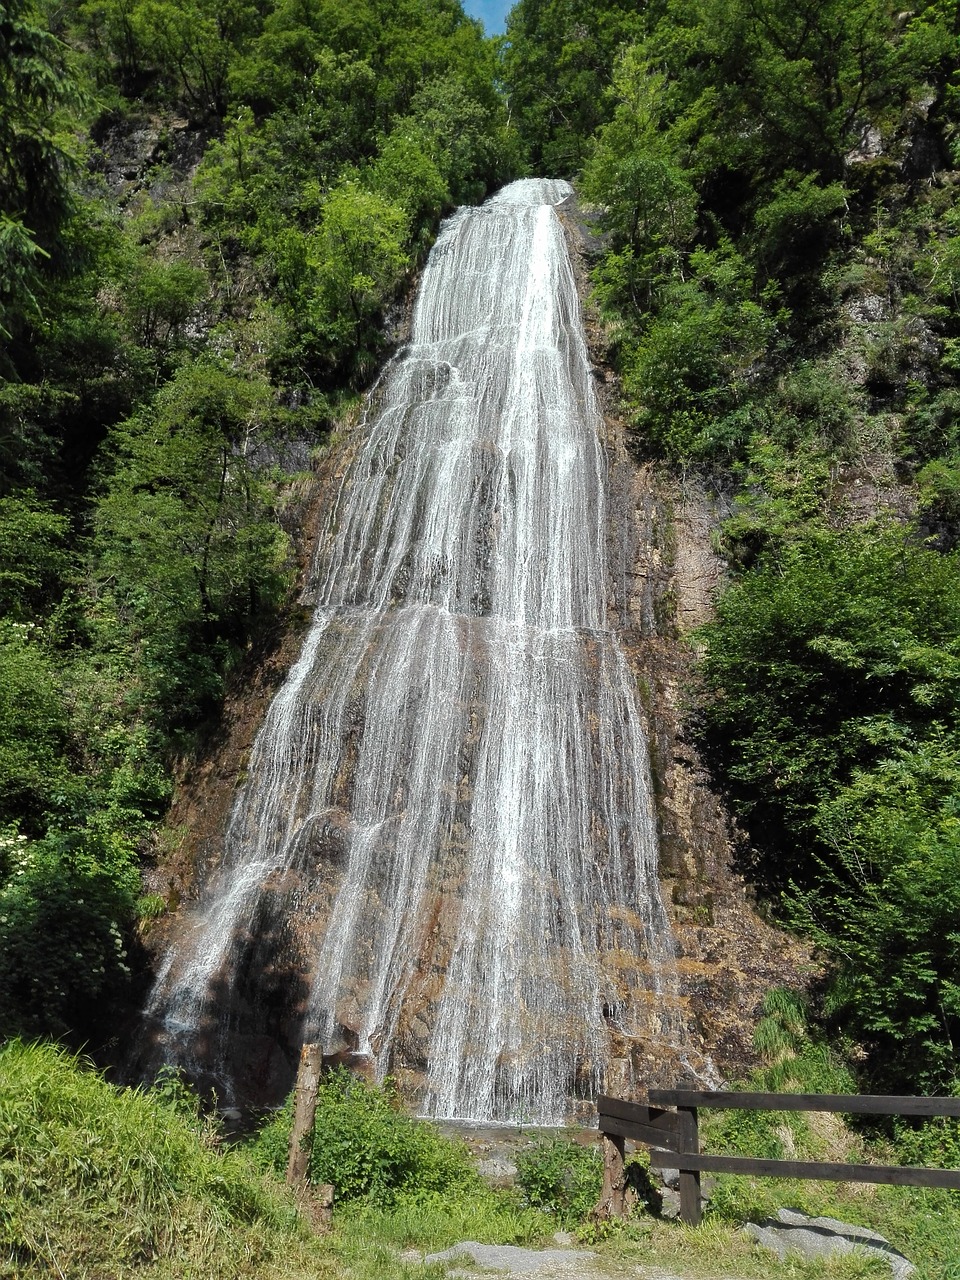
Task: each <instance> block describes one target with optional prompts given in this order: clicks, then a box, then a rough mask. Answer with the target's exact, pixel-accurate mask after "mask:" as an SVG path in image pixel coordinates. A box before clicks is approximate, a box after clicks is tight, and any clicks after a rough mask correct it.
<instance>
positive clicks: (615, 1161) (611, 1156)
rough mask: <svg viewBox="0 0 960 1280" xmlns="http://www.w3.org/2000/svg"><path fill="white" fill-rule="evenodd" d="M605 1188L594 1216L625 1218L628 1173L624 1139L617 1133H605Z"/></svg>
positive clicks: (598, 1217) (606, 1218)
mask: <svg viewBox="0 0 960 1280" xmlns="http://www.w3.org/2000/svg"><path fill="white" fill-rule="evenodd" d="M601 1136H602V1139H603V1189H602V1190H601V1192H600V1200H599V1202H598V1203H597V1207H596V1208H595V1209H594V1211H593V1213H592V1215H591V1216H592V1217H594V1218H597V1219H601V1220H603V1221H606V1220H608V1219H610V1218H625V1217H626V1214H627V1194H626V1192H627V1173H626V1167H625V1162H624V1140H623V1138H620V1137H617V1135H616V1134H612V1133H604V1134H602V1135H601Z"/></svg>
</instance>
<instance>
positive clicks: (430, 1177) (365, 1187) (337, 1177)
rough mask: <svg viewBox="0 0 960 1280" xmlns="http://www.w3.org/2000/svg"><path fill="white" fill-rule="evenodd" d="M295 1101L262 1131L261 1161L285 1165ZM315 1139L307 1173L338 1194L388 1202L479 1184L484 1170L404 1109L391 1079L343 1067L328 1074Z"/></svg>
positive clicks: (258, 1142)
mask: <svg viewBox="0 0 960 1280" xmlns="http://www.w3.org/2000/svg"><path fill="white" fill-rule="evenodd" d="M292 1122H293V1112H292V1104H291V1102H288V1103H287V1106H286V1107H285V1108H284V1110H283V1111H282V1112H281V1113H280V1114H279V1115H278V1116H277V1118H276V1119H275V1120H273V1121H272V1122H271V1123H270V1124H268V1125H267V1126H266V1127H265V1128H264V1129H262V1130H261V1131H260V1133H259V1134H258V1135H257V1137H256V1139H255V1140H254V1142H253V1144H252V1147H251V1151H252V1154H253V1155H254V1158H255V1159H256V1160H257V1161H258V1163H259V1164H260V1166H261V1167H262V1168H273V1169H275V1170H277V1172H280V1171H281V1170H283V1169H284V1168H285V1167H286V1162H287V1151H288V1148H289V1140H290V1129H291V1126H292ZM308 1141H309V1143H310V1165H309V1178H310V1181H311V1182H312V1183H313V1184H314V1185H315V1186H319V1185H321V1184H323V1183H330V1184H331V1185H332V1186H333V1187H334V1191H335V1195H336V1199H337V1200H338V1201H339V1200H363V1201H365V1202H367V1203H368V1204H370V1205H374V1206H380V1207H385V1206H391V1205H394V1204H395V1203H396V1202H397V1201H398V1200H401V1199H403V1198H405V1197H407V1198H409V1197H411V1196H412V1197H417V1198H419V1197H421V1196H425V1197H426V1198H427V1200H429V1198H430V1197H431V1196H437V1195H440V1194H443V1195H447V1196H450V1197H451V1198H453V1199H456V1197H457V1196H458V1195H460V1194H461V1193H466V1192H471V1193H472V1192H475V1191H477V1190H478V1189H479V1188H480V1186H481V1182H480V1178H479V1175H478V1174H477V1172H476V1170H475V1169H474V1167H473V1165H472V1163H471V1161H470V1158H469V1155H468V1154H467V1151H466V1149H465V1148H464V1147H462V1146H461V1145H460V1144H458V1143H455V1142H452V1141H451V1140H449V1139H447V1138H444V1137H443V1136H442V1135H441V1134H440V1133H438V1132H437V1130H436V1129H435V1128H434V1127H433V1126H432V1125H431V1124H428V1123H427V1122H425V1121H422V1120H414V1119H412V1118H411V1117H410V1116H408V1115H406V1114H405V1113H404V1112H403V1111H402V1110H401V1104H400V1100H399V1098H398V1097H397V1095H396V1093H395V1092H394V1090H393V1088H392V1087H391V1085H390V1084H389V1082H388V1083H387V1084H386V1085H384V1086H379V1085H373V1084H368V1083H367V1082H366V1081H365V1080H361V1079H358V1078H357V1077H356V1076H352V1075H351V1074H350V1073H349V1072H348V1071H346V1070H345V1069H344V1068H339V1069H337V1070H335V1071H333V1072H331V1073H329V1074H328V1075H326V1076H324V1078H323V1080H322V1081H321V1084H320V1088H319V1091H318V1094H317V1111H316V1118H315V1120H314V1126H313V1132H312V1135H311V1137H310V1138H309V1139H308Z"/></svg>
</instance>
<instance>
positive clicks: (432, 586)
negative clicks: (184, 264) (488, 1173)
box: [147, 180, 678, 1123]
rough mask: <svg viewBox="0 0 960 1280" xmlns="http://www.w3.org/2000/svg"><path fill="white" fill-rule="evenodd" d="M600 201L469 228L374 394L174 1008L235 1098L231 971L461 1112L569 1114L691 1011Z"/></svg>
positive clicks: (178, 1055) (200, 1063)
mask: <svg viewBox="0 0 960 1280" xmlns="http://www.w3.org/2000/svg"><path fill="white" fill-rule="evenodd" d="M569 192H570V188H569V187H568V186H567V185H566V184H565V183H562V182H553V181H540V180H524V181H521V182H517V183H514V184H512V185H511V186H509V187H507V188H505V189H504V190H503V191H501V192H500V193H499V194H498V195H496V196H494V197H493V198H492V199H491V200H489V201H487V203H486V204H485V205H483V206H482V207H480V208H465V209H461V210H459V211H458V212H457V213H456V214H455V215H454V216H453V217H452V218H450V219H449V220H448V221H447V222H446V223H445V224H444V226H443V228H442V231H441V234H440V236H439V238H438V240H437V243H436V245H435V247H434V249H433V252H432V253H431V255H430V259H429V262H428V264H427V266H426V268H425V271H424V273H423V279H422V284H421V287H420V291H419V295H418V298H417V302H416V308H415V313H414V317H413V324H412V336H411V339H410V342H409V344H408V345H407V346H406V347H405V348H404V349H403V350H402V352H401V353H400V354H399V355H398V356H397V357H396V358H395V359H394V360H393V361H392V362H391V364H390V365H389V366H388V368H387V370H386V371H385V374H384V377H383V378H382V380H381V383H380V385H379V386H378V388H377V389H376V391H375V393H374V395H373V396H372V397H371V401H370V406H369V409H368V413H367V417H366V420H365V422H364V424H363V426H362V433H363V437H362V442H361V444H360V445H359V448H358V450H357V452H356V456H355V458H354V461H353V462H352V464H351V465H350V467H349V469H348V471H347V473H346V476H345V479H344V481H343V484H342V487H341V490H340V494H339V497H338V500H337V503H336V506H335V508H334V509H333V510H332V511H331V514H330V522H329V527H328V529H327V530H326V532H325V535H324V536H323V537H322V538H321V540H320V543H319V548H318V552H317V556H316V560H315V563H314V568H313V579H314V580H313V585H312V591H313V594H314V598H315V599H316V609H315V613H314V616H313V621H312V625H311V627H310V630H309V634H308V635H307V638H306V641H305V643H304V646H303V650H302V652H301V655H300V657H299V659H298V661H297V662H296V663H295V665H294V666H293V668H292V669H291V671H290V673H289V675H288V677H287V679H286V682H285V684H284V685H283V687H282V688H281V690H280V692H279V693H278V695H277V697H276V698H275V700H274V702H273V704H272V706H271V708H270V710H269V712H268V714H267V716H266V719H265V722H264V724H263V726H262V728H261V730H260V732H259V735H258V737H257V740H256V743H255V746H254V749H253V753H252V756H251V759H250V762H249V769H248V773H247V780H246V782H245V784H244V785H243V787H242V789H241V790H240V792H239V794H238V798H237V801H236V804H235V806H234V809H233V814H232V817H231V820H230V824H229V829H228V832H227V836H226V847H225V856H224V859H223V863H222V866H220V867H219V868H218V869H217V870H216V872H215V873H214V874H213V875H212V876H211V877H210V880H209V883H208V884H207V885H206V887H205V889H204V892H203V894H202V899H201V902H200V904H198V905H197V907H196V908H194V910H193V911H192V912H191V913H188V914H187V915H186V919H185V922H184V926H183V927H181V928H180V930H179V932H178V933H177V936H176V939H175V942H174V945H173V946H172V947H171V950H170V952H169V954H168V956H167V958H166V960H165V962H164V963H163V965H162V966H161V968H160V971H159V973H158V976H157V979H156V984H155V986H154V989H153V991H152V993H151V995H150V999H149V1003H148V1009H147V1021H148V1023H149V1024H151V1025H152V1026H153V1027H154V1028H155V1036H156V1040H157V1044H158V1045H159V1046H160V1048H159V1052H161V1054H162V1056H164V1057H165V1058H167V1059H168V1060H171V1061H175V1062H179V1063H181V1064H183V1065H186V1066H187V1067H188V1068H191V1069H194V1070H197V1069H200V1068H202V1069H203V1070H204V1071H205V1072H206V1073H207V1074H208V1076H210V1077H211V1078H213V1079H215V1080H216V1081H217V1082H218V1084H219V1087H220V1090H221V1093H222V1094H224V1095H226V1096H227V1097H228V1098H229V1097H230V1095H231V1092H232V1090H233V1088H234V1086H233V1083H232V1082H233V1079H234V1077H235V1075H236V1072H237V1064H236V1062H235V1061H233V1058H235V1057H236V1054H237V1047H236V1042H235V1039H234V1038H233V1037H232V1032H231V1027H232V1025H233V1024H234V1023H235V1022H236V1019H237V1018H238V1017H239V1014H238V1013H237V1012H236V1010H235V1008H234V1005H233V1003H232V1001H231V992H232V990H233V989H234V987H235V986H236V985H238V984H240V985H242V986H243V987H244V990H245V991H247V992H248V994H247V995H246V996H245V997H244V999H245V1001H246V1003H247V1005H248V1006H249V1005H250V1003H251V1000H252V1001H253V1003H254V1004H256V999H257V997H256V991H257V985H258V983H264V984H266V986H267V987H269V989H270V992H271V995H270V999H271V1000H273V1001H274V1002H276V1001H277V1000H278V999H282V992H283V989H284V981H283V979H282V975H283V974H293V973H297V974H298V975H299V977H298V980H297V982H296V983H295V984H293V989H291V990H290V992H289V1003H290V1006H291V1007H290V1010H289V1011H288V1015H287V1016H288V1018H289V1019H292V1022H293V1024H294V1025H295V1027H296V1037H300V1038H302V1039H310V1040H313V1039H317V1040H320V1041H322V1042H323V1043H324V1045H325V1047H326V1048H327V1050H328V1051H329V1052H331V1053H332V1052H335V1051H337V1050H343V1049H345V1048H350V1049H351V1050H352V1051H353V1052H354V1053H355V1054H359V1055H363V1056H366V1057H367V1058H368V1059H369V1061H370V1062H371V1063H372V1064H373V1066H374V1068H375V1070H376V1071H377V1073H378V1074H380V1075H381V1076H382V1075H383V1074H384V1073H385V1072H387V1071H390V1072H393V1073H395V1074H398V1075H399V1076H400V1078H401V1080H402V1081H404V1082H405V1084H406V1085H408V1086H409V1088H410V1090H411V1092H412V1093H413V1094H414V1095H415V1096H416V1098H417V1100H418V1105H419V1106H420V1108H421V1109H422V1110H423V1111H424V1112H425V1113H427V1114H430V1115H434V1116H437V1117H463V1118H470V1119H473V1120H515V1119H517V1118H522V1119H525V1120H527V1121H530V1122H534V1121H539V1122H541V1123H557V1122H560V1121H562V1120H563V1119H564V1117H565V1116H566V1115H568V1114H569V1111H570V1106H571V1099H572V1098H575V1097H590V1096H592V1095H594V1094H595V1093H596V1092H597V1090H598V1089H601V1088H603V1087H605V1084H606V1082H607V1081H608V1079H609V1075H610V1069H611V1068H610V1063H611V1060H612V1059H613V1058H615V1057H618V1056H619V1060H620V1061H628V1060H629V1054H630V1044H631V1041H632V1040H633V1039H634V1038H636V1037H637V1036H639V1035H641V1034H646V1035H650V1034H651V1033H652V1034H653V1035H654V1036H656V1035H660V1036H662V1037H665V1038H668V1039H669V1038H670V1037H675V1036H676V1035H677V1034H678V1031H677V1026H678V1023H677V1018H676V1014H675V1012H672V1011H673V1010H675V1005H676V1001H675V998H674V995H673V991H674V983H675V979H674V966H673V944H672V940H671V934H670V929H669V925H668V921H667V918H666V914H665V911H664V907H663V904H662V901H661V897H660V891H659V888H658V882H657V874H656V871H657V849H656V835H655V822H654V814H653V804H652V799H651V788H650V776H649V764H648V759H647V749H646V745H645V738H644V733H643V727H642V723H641V717H640V713H639V709H638V705H637V699H636V691H635V681H634V679H633V677H632V676H631V674H630V671H629V670H628V667H627V664H626V661H625V657H624V654H623V652H622V650H621V646H620V644H619V641H618V637H617V635H616V633H615V631H614V630H611V629H610V625H609V623H608V613H609V610H608V595H609V586H608V580H607V572H606V567H605V544H606V527H605V519H606V516H605V479H606V470H605V459H604V453H603V449H602V447H601V443H600V439H599V435H598V427H599V424H600V419H599V413H598V408H597V405H596V401H595V397H594V393H593V388H592V381H591V372H590V367H589V364H588V359H587V352H586V348H585V342H584V336H583V328H582V323H581V317H580V309H579V302H578V298H577V292H576V288H575V282H574V277H573V273H572V268H571V265H570V261H569V258H568V255H567V250H566V246H565V242H564V236H563V232H562V228H561V225H560V222H559V220H558V217H557V213H556V209H555V206H556V205H557V204H558V203H560V202H562V201H563V200H564V199H565V198H566V197H567V196H568V194H569ZM277 975H280V977H278V976H277ZM241 976H242V981H241ZM250 991H252V992H253V993H254V994H253V996H252V997H251V996H250V995H249V992H250ZM278 992H279V993H280V994H279V995H278ZM296 1037H295V1036H294V1035H293V1033H291V1039H295V1038H296Z"/></svg>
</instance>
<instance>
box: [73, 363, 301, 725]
mask: <svg viewBox="0 0 960 1280" xmlns="http://www.w3.org/2000/svg"><path fill="white" fill-rule="evenodd" d="M271 412H272V405H271V395H270V389H269V387H268V385H267V384H266V383H265V382H264V381H263V380H258V379H255V378H245V377H242V376H238V375H237V374H235V373H234V372H232V371H231V370H229V369H228V368H227V367H226V366H224V365H222V364H221V363H219V362H217V361H211V360H205V361H198V362H196V363H193V364H188V365H184V366H183V367H182V368H181V369H180V371H179V372H178V374H177V376H176V377H175V378H174V379H173V380H172V381H171V382H170V383H168V384H167V386H166V387H165V388H164V389H163V390H162V391H161V392H160V394H159V395H158V396H157V399H156V400H155V401H154V402H153V404H152V405H151V406H150V408H149V409H147V410H144V411H143V413H142V414H141V415H139V416H138V417H137V418H135V419H132V420H131V421H130V422H129V423H127V424H124V426H122V427H121V428H119V429H118V431H117V433H116V444H115V446H114V447H115V450H116V454H117V462H116V466H115V469H114V471H113V473H112V475H111V476H110V479H109V482H108V486H107V490H106V493H105V494H104V496H103V498H102V499H101V501H100V503H99V505H98V508H97V514H96V544H95V548H96V552H97V576H98V580H99V583H100V584H101V585H100V591H99V597H98V600H97V610H98V614H99V618H98V626H99V627H100V628H107V629H109V630H110V631H111V632H114V633H115V632H116V631H118V630H119V631H120V632H121V634H122V633H123V632H126V633H127V635H128V636H129V638H130V642H131V643H133V644H134V645H135V646H136V647H137V650H138V666H139V669H140V671H141V673H142V679H143V682H144V697H145V699H146V702H147V705H148V706H150V705H155V706H156V707H157V708H162V709H163V710H164V712H165V713H166V714H168V715H169V714H175V715H176V720H175V722H174V723H176V724H181V725H182V724H189V723H190V721H191V719H193V718H196V717H197V716H198V715H200V714H202V713H203V711H204V710H206V709H207V708H208V707H209V706H210V705H211V704H212V702H213V701H214V700H215V699H216V698H217V696H218V695H219V692H220V687H221V685H220V680H221V670H222V658H223V655H224V653H225V652H228V651H229V647H230V646H236V645H238V644H240V643H241V642H242V641H243V640H244V639H245V638H246V636H247V635H248V634H249V630H250V628H251V626H252V625H253V623H254V622H255V620H256V619H257V618H258V617H259V616H260V615H261V614H262V613H263V612H264V611H265V610H267V609H269V608H270V606H271V605H274V604H275V603H276V602H277V601H279V600H280V599H281V598H282V595H283V592H284V590H285V587H286V582H287V541H286V538H285V536H284V535H283V534H282V532H281V530H280V528H279V526H278V525H277V524H276V522H275V521H274V520H273V519H272V518H271V510H270V505H269V504H270V492H269V489H268V487H267V485H266V484H265V483H264V481H263V479H262V478H261V477H260V476H259V475H257V473H256V472H255V471H254V469H253V467H252V466H251V465H250V463H249V461H248V450H249V448H250V445H251V442H252V441H253V440H254V439H256V438H257V433H258V432H259V433H262V432H263V431H265V430H267V429H268V428H269V422H270V418H271Z"/></svg>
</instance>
